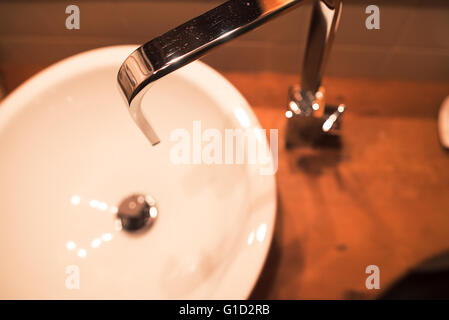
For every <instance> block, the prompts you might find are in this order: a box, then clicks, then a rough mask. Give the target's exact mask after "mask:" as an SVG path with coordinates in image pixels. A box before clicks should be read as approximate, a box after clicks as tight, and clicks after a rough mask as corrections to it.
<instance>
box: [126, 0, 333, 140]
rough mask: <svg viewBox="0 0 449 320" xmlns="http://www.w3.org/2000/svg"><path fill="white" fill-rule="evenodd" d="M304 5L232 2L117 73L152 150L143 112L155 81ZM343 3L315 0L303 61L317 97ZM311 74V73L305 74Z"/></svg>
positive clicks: (291, 0)
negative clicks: (294, 6) (293, 8)
mask: <svg viewBox="0 0 449 320" xmlns="http://www.w3.org/2000/svg"><path fill="white" fill-rule="evenodd" d="M304 2H306V0H230V1H228V2H225V3H224V4H222V5H220V6H218V7H216V8H215V9H212V10H210V11H208V12H206V13H204V14H203V15H201V16H199V17H197V18H195V19H192V20H190V21H188V22H186V23H184V24H182V25H181V26H179V27H177V28H174V29H173V30H170V31H168V32H167V33H165V34H163V35H161V36H159V37H157V38H155V39H153V40H151V41H149V42H147V43H146V44H144V45H143V46H141V47H140V48H138V49H137V50H136V51H134V52H133V53H132V54H131V55H130V56H129V57H128V58H127V59H126V60H125V61H124V63H123V65H122V66H121V67H120V70H119V72H118V83H119V86H120V88H121V91H122V93H123V94H124V96H125V98H126V100H127V102H128V104H129V107H130V112H131V115H132V116H133V118H134V120H135V121H136V122H137V124H138V125H139V127H140V128H141V129H142V131H143V132H144V134H145V135H146V136H147V138H148V139H149V140H150V142H151V143H152V144H153V145H154V144H157V143H158V142H159V138H158V136H157V134H156V133H155V132H154V130H153V129H152V127H151V125H150V124H149V122H148V121H147V120H146V119H145V117H144V116H143V113H142V111H141V108H140V105H141V99H142V97H143V95H144V94H145V92H146V91H147V89H148V88H149V85H150V84H151V83H152V82H154V81H156V80H157V79H159V78H161V77H163V76H165V75H167V74H169V73H170V72H173V71H175V70H176V69H179V68H181V67H183V66H185V65H186V64H188V63H190V62H192V61H194V60H196V59H198V58H200V57H201V56H203V55H204V54H206V53H207V52H208V51H209V50H210V49H212V48H214V47H216V46H218V45H220V44H222V43H225V42H227V41H229V40H231V39H234V38H235V37H237V36H239V35H241V34H243V33H246V32H248V31H250V30H252V29H254V28H256V27H257V26H259V25H261V24H263V23H264V22H266V21H268V20H269V19H270V18H272V17H274V16H276V15H278V14H280V13H281V12H284V11H285V10H286V9H288V8H290V7H292V6H293V5H295V4H302V3H304ZM340 8H341V0H316V1H315V3H314V9H313V12H314V13H313V15H312V26H311V29H310V31H309V39H308V44H307V52H306V55H305V58H304V65H305V68H303V76H302V83H303V86H304V89H306V90H307V91H311V94H315V92H316V90H318V87H319V84H320V83H321V76H322V70H323V68H324V60H325V58H326V57H327V53H328V51H329V47H330V44H331V42H332V38H333V33H334V32H335V29H336V25H337V21H338V15H339V12H340ZM305 69H307V70H305Z"/></svg>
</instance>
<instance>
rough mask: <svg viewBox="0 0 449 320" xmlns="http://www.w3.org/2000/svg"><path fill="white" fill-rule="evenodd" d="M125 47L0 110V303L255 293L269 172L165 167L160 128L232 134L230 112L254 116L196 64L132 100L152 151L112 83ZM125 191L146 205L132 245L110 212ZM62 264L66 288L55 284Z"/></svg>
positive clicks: (38, 79) (71, 67) (166, 143)
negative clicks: (73, 279) (146, 118)
mask: <svg viewBox="0 0 449 320" xmlns="http://www.w3.org/2000/svg"><path fill="white" fill-rule="evenodd" d="M134 48H135V47H134V46H120V47H110V48H104V49H98V50H93V51H90V52H87V53H84V54H80V55H77V56H75V57H72V58H69V59H66V60H64V61H62V62H60V63H58V64H56V65H54V66H52V67H50V68H49V69H47V70H45V71H44V72H42V73H40V74H38V75H37V76H35V77H34V78H32V79H31V80H29V81H28V82H26V83H25V84H24V85H22V86H21V87H20V88H19V89H17V90H16V91H15V92H14V93H12V94H11V95H10V96H9V97H7V98H6V99H5V100H4V101H3V102H2V104H1V106H0V149H1V150H2V157H1V158H0V177H2V178H1V179H0V194H1V195H2V201H1V202H0V212H1V213H2V222H3V223H2V225H1V227H0V228H1V229H0V260H1V261H2V264H1V267H0V298H24V299H27V298H41V299H47V298H61V299H66V298H68V299H71V298H75V299H76V298H87V299H89V298H104V299H108V298H117V299H120V298H125V299H127V298H136V299H139V298H148V299H151V298H156V299H159V298H161V299H164V298H166V299H170V298H182V299H197V298H200V299H201V298H205V299H208V298H216V299H225V298H232V299H241V298H246V297H247V296H248V294H249V293H250V291H251V289H252V287H253V286H254V284H255V282H256V280H257V278H258V275H259V272H260V270H261V267H262V265H263V262H264V259H265V256H266V254H267V251H268V247H269V244H270V241H271V237H272V232H273V224H274V218H275V182H274V177H273V176H272V175H260V174H259V169H260V168H259V166H258V165H206V164H199V165H194V164H192V165H176V164H173V163H172V162H171V161H170V160H169V154H170V148H171V142H170V133H171V132H172V131H173V130H174V129H176V128H185V129H186V130H189V131H191V130H192V123H193V121H197V120H201V123H202V126H203V128H217V129H219V130H224V129H225V128H242V127H243V124H242V117H243V119H246V120H247V121H246V122H245V123H244V125H248V126H249V127H252V128H260V125H259V123H258V121H257V119H256V118H255V116H254V114H253V112H252V111H251V109H250V107H249V106H248V104H247V102H246V101H245V100H244V99H243V98H242V96H241V95H240V94H239V93H238V92H237V90H236V89H234V87H232V85H230V84H229V82H227V81H226V80H225V79H224V78H223V77H222V76H220V75H219V74H218V73H216V72H215V71H214V70H212V69H211V68H209V67H207V66H206V65H204V64H202V63H200V62H195V63H192V64H191V65H189V66H187V67H185V68H182V69H180V70H179V71H177V72H175V73H173V74H171V75H169V76H167V77H165V78H164V79H162V80H160V81H158V82H156V83H155V84H154V87H153V88H152V94H151V95H147V96H146V97H145V98H144V101H143V109H144V112H148V113H151V117H152V118H151V119H152V120H154V126H155V129H156V130H157V132H158V135H159V136H160V138H161V141H162V142H161V143H160V144H159V145H158V146H157V147H151V146H150V145H149V143H148V141H147V140H146V138H145V137H144V136H143V135H142V133H141V132H140V131H139V129H138V128H137V127H136V126H135V124H134V122H133V120H132V119H131V117H130V116H129V114H128V111H127V108H126V107H125V106H124V105H123V101H122V98H121V97H120V94H119V92H118V90H117V88H116V74H117V70H118V67H119V66H120V64H121V62H122V61H123V59H124V58H126V57H127V56H128V55H129V53H130V52H132V51H133V49H134ZM236 110H238V111H236ZM242 114H243V115H244V116H243V115H242ZM258 141H259V143H260V144H261V145H262V146H263V147H265V148H266V145H267V142H266V139H265V138H264V137H263V138H262V139H258ZM134 193H142V194H147V195H151V197H153V198H154V199H155V201H156V203H157V215H158V217H157V219H158V220H157V223H155V225H154V226H153V227H152V228H151V230H149V231H148V232H145V233H144V234H142V235H140V236H138V237H137V236H133V235H132V234H129V233H127V232H125V231H123V230H121V223H120V221H119V220H117V216H116V214H117V210H118V206H119V203H120V201H121V200H122V199H124V198H125V197H127V196H129V195H130V194H134ZM153 214H154V212H153ZM77 268H78V269H77ZM72 270H78V271H79V289H77V288H70V286H67V279H69V278H70V276H72V275H73V274H72Z"/></svg>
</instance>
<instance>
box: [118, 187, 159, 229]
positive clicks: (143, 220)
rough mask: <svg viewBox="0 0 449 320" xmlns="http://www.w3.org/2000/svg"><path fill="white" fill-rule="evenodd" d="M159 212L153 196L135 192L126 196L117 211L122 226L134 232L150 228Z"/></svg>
mask: <svg viewBox="0 0 449 320" xmlns="http://www.w3.org/2000/svg"><path fill="white" fill-rule="evenodd" d="M157 214H158V212H157V208H156V206H155V202H154V200H153V198H151V197H149V196H145V195H143V194H133V195H131V196H129V197H127V198H125V199H124V200H123V201H122V202H121V203H120V206H119V207H118V211H117V216H118V217H119V218H120V221H121V223H122V228H123V229H124V230H126V231H132V232H134V231H138V230H144V229H147V228H149V227H150V226H151V225H152V224H153V222H154V220H155V219H156V217H157Z"/></svg>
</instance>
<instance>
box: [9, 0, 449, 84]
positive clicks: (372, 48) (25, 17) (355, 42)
mask: <svg viewBox="0 0 449 320" xmlns="http://www.w3.org/2000/svg"><path fill="white" fill-rule="evenodd" d="M223 2H224V1H217V0H211V1H209V0H131V1H125V0H96V1H92V0H82V1H62V0H46V1H45V0H2V1H0V65H21V64H32V65H48V64H50V63H53V62H55V61H58V60H60V59H62V58H64V57H67V56H70V55H72V54H74V53H77V52H81V51H84V50H87V49H91V48H96V47H100V46H106V45H115V44H125V43H136V44H139V43H143V42H146V41H148V40H150V39H151V38H153V37H155V36H157V35H158V34H160V33H163V32H164V31H167V30H168V29H170V28H172V27H175V26H176V25H178V24H180V23H182V22H184V21H185V20H187V19H189V18H192V17H194V16H196V15H199V14H201V13H202V12H204V11H206V10H208V9H211V8H213V7H214V6H216V5H218V4H220V3H223ZM69 4H77V5H79V7H80V10H81V29H80V30H67V29H66V28H65V19H66V16H67V15H66V14H65V8H66V6H67V5H69ZM369 4H376V5H378V6H379V7H380V14H381V29H380V30H367V29H366V28H365V18H366V16H367V15H366V14H365V8H366V6H367V5H369ZM309 20H310V5H306V6H303V7H300V8H297V9H295V10H291V11H289V12H288V13H286V14H285V15H283V16H281V17H279V18H277V19H276V20H273V21H271V22H270V23H268V24H266V25H264V26H262V27H260V28H259V29H257V30H255V31H253V32H251V33H249V34H247V35H244V36H242V37H241V38H239V39H236V40H234V41H232V42H231V43H228V44H226V45H225V46H224V47H222V48H219V49H217V50H215V51H213V52H212V53H211V54H210V55H208V56H207V57H206V58H204V60H205V61H206V62H208V63H210V64H211V65H212V66H214V67H216V68H218V69H221V70H228V71H229V70H243V71H266V70H269V71H277V72H284V73H295V72H298V71H299V70H300V68H301V60H302V55H303V51H304V43H305V38H306V34H307V30H308V25H309ZM326 74H327V75H332V76H348V77H385V78H400V79H403V78H405V79H412V80H437V81H447V80H449V1H447V0H427V1H426V0H407V1H406V0H396V1H394V0H389V1H388V0H369V1H363V0H347V1H344V6H343V15H342V19H341V24H340V29H339V32H338V35H337V38H336V42H335V46H334V49H333V52H332V54H331V58H330V61H329V64H328V68H327V71H326Z"/></svg>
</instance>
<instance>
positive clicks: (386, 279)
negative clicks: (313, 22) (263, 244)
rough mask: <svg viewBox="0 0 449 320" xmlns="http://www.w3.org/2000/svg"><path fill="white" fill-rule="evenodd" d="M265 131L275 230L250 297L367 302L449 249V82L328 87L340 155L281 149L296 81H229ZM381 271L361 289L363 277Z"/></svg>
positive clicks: (247, 77) (356, 82) (244, 77)
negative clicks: (448, 126) (274, 139)
mask: <svg viewBox="0 0 449 320" xmlns="http://www.w3.org/2000/svg"><path fill="white" fill-rule="evenodd" d="M225 76H227V78H228V79H229V80H230V81H231V82H232V83H233V84H234V85H235V86H236V87H237V88H238V89H239V90H240V91H241V92H242V93H243V94H244V95H245V97H246V98H247V99H248V101H249V102H250V104H251V105H252V106H253V108H254V111H255V113H256V114H257V116H258V118H259V120H260V122H261V124H262V126H263V127H264V128H265V129H273V128H278V129H280V143H279V145H280V150H279V169H278V173H277V188H278V199H279V204H278V216H277V225H276V230H275V235H274V240H273V243H272V248H271V251H270V253H269V257H268V260H267V262H266V265H265V268H264V270H263V273H262V276H261V278H260V280H259V282H258V285H257V286H256V288H255V290H254V292H253V294H252V296H251V297H252V298H255V299H257V298H268V299H328V298H330V299H353V298H357V299H359V298H361V299H369V298H375V297H376V296H378V295H379V294H380V293H381V292H382V290H384V289H386V288H387V287H388V286H390V285H391V284H392V283H393V281H394V280H396V279H397V278H398V277H399V276H401V275H402V274H404V273H405V272H406V271H407V270H409V269H410V268H412V267H413V266H415V265H416V264H418V263H419V262H421V261H423V260H424V259H426V258H429V257H432V256H433V255H436V254H438V253H441V252H442V251H445V250H448V249H449V152H448V151H445V150H443V149H442V147H441V146H440V143H439V140H438V135H437V122H436V115H437V111H438V108H439V106H440V103H441V102H442V100H443V99H444V97H445V96H446V95H449V83H443V84H442V83H417V82H414V83H412V82H400V81H381V80H378V81H374V80H363V79H337V78H332V79H327V81H326V83H325V85H326V86H327V87H326V88H327V91H328V96H329V102H335V101H336V100H338V102H341V101H344V102H345V103H346V105H347V107H348V111H347V113H346V114H345V118H344V123H343V126H344V127H343V131H342V142H343V144H342V147H341V148H325V147H323V148H312V147H302V148H298V149H295V150H292V151H287V150H285V149H284V148H283V139H284V128H285V124H286V119H285V116H284V113H285V110H286V108H285V104H286V90H287V88H288V85H289V84H292V83H294V82H295V81H297V79H296V78H295V77H293V76H286V75H279V74H270V73H263V74H257V75H251V74H239V73H228V74H225ZM371 264H374V265H377V266H379V268H380V286H381V289H380V290H367V289H366V287H365V280H366V277H367V276H368V275H367V274H365V268H366V266H368V265H371Z"/></svg>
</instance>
